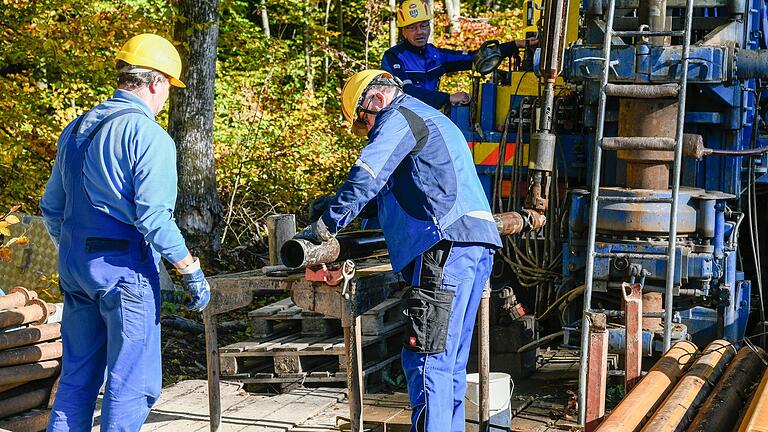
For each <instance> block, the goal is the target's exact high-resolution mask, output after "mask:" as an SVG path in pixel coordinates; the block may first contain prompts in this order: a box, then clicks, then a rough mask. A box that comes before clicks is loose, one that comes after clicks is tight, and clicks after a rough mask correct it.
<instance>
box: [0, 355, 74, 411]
mask: <svg viewBox="0 0 768 432" xmlns="http://www.w3.org/2000/svg"><path fill="white" fill-rule="evenodd" d="M61 350H62V346H61V341H60V340H59V341H56V342H46V343H41V344H38V345H30V346H25V347H21V348H14V349H9V350H5V351H0V366H2V367H4V366H15V365H20V364H27V363H35V362H39V361H44V360H52V359H57V358H61ZM0 417H2V416H0Z"/></svg>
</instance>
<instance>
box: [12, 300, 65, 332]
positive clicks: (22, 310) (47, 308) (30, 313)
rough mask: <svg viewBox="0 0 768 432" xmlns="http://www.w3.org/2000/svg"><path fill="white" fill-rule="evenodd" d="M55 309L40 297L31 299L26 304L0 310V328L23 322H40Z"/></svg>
mask: <svg viewBox="0 0 768 432" xmlns="http://www.w3.org/2000/svg"><path fill="white" fill-rule="evenodd" d="M51 307H53V308H54V309H53V311H55V306H53V305H48V304H47V303H45V302H44V301H42V300H40V299H32V300H30V301H29V304H28V305H27V306H22V307H17V308H13V309H9V310H6V311H2V312H0V328H7V327H13V326H19V325H23V324H29V323H32V324H42V323H44V322H45V321H46V320H47V319H48V316H49V315H50V314H51V313H53V311H52V310H51Z"/></svg>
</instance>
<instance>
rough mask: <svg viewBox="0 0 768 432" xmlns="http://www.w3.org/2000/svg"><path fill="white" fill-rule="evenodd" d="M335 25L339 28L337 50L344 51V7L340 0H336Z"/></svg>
mask: <svg viewBox="0 0 768 432" xmlns="http://www.w3.org/2000/svg"><path fill="white" fill-rule="evenodd" d="M336 13H337V15H336V18H337V22H336V25H337V27H338V28H339V45H338V46H339V52H341V51H344V7H343V3H342V1H341V0H336Z"/></svg>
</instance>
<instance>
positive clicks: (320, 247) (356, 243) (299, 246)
mask: <svg viewBox="0 0 768 432" xmlns="http://www.w3.org/2000/svg"><path fill="white" fill-rule="evenodd" d="M386 252H387V243H386V241H384V235H383V234H382V233H381V231H359V232H354V233H349V234H340V235H338V236H336V237H335V238H332V239H330V240H328V241H326V242H323V243H321V244H314V243H312V242H310V241H308V240H302V239H291V240H288V241H287V242H285V244H283V247H281V248H280V259H281V260H282V261H283V264H285V265H286V266H287V267H290V268H301V267H306V266H308V265H313V264H325V263H331V262H336V261H343V260H346V259H354V258H368V257H372V256H377V255H383V254H386Z"/></svg>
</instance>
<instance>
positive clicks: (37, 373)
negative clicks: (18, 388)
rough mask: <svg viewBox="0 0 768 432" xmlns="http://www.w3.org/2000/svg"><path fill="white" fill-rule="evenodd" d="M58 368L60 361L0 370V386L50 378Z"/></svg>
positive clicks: (48, 361)
mask: <svg viewBox="0 0 768 432" xmlns="http://www.w3.org/2000/svg"><path fill="white" fill-rule="evenodd" d="M60 368H61V361H60V360H47V361H41V362H37V363H31V364H22V365H18V366H10V367H4V368H0V386H5V385H10V384H21V383H25V382H29V381H34V380H39V379H43V378H50V377H52V376H54V375H56V374H57V373H59V369H60Z"/></svg>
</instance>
